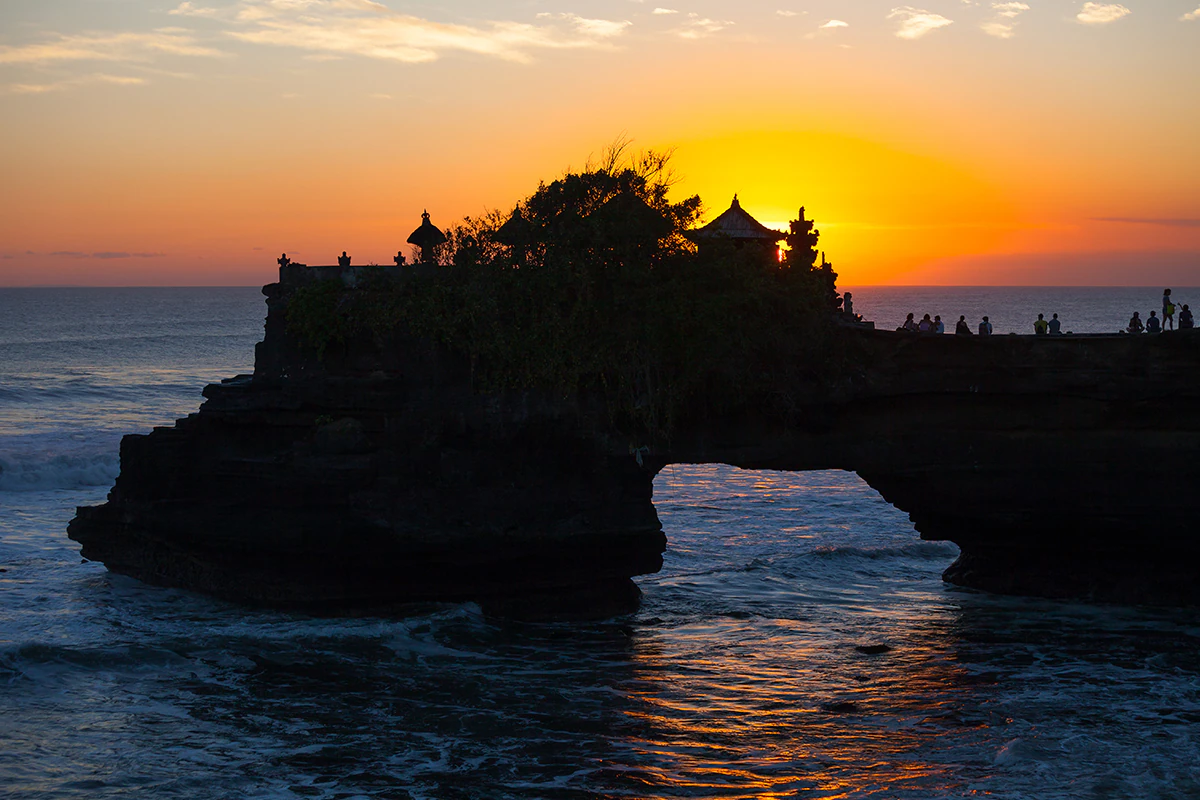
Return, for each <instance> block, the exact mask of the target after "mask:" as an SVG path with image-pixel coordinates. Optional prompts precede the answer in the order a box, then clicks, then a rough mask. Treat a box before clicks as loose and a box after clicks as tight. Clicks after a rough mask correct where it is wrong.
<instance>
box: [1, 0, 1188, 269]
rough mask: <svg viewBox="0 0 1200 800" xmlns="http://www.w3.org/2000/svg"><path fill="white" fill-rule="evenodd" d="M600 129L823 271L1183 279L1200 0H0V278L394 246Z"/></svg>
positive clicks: (566, 163) (548, 166)
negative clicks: (809, 249)
mask: <svg viewBox="0 0 1200 800" xmlns="http://www.w3.org/2000/svg"><path fill="white" fill-rule="evenodd" d="M914 2H917V0H914ZM656 3H661V5H656ZM622 135H625V136H627V137H628V138H629V139H631V140H632V141H633V147H634V148H668V147H673V148H675V152H676V155H675V159H674V164H675V167H676V169H677V171H678V173H679V174H680V176H681V178H682V180H681V182H680V184H679V185H678V187H677V189H676V191H677V192H678V193H679V196H683V194H685V193H686V194H691V193H698V194H700V195H701V197H702V198H703V199H704V202H705V207H706V209H707V215H706V216H707V217H709V218H711V217H712V216H715V214H717V213H720V212H721V211H722V210H724V209H725V208H726V207H727V206H728V204H729V201H730V199H731V198H732V196H733V194H734V192H737V193H738V195H739V198H740V200H741V202H742V205H743V206H744V207H745V208H746V209H747V210H748V211H750V212H751V213H753V214H755V215H756V216H757V217H758V218H759V219H760V220H762V221H763V222H765V223H768V224H772V225H776V226H780V227H782V226H783V225H785V224H786V221H787V219H789V218H790V217H792V216H794V215H795V213H796V210H797V208H798V207H799V206H800V205H804V206H805V207H806V209H807V211H808V212H809V216H811V217H815V219H816V220H817V223H818V227H819V228H820V229H821V231H822V242H821V247H822V249H823V250H825V251H826V252H827V254H828V258H829V260H831V261H832V262H834V264H835V267H836V269H837V271H838V272H839V273H840V274H841V280H842V282H843V283H845V284H855V285H863V284H872V283H891V284H963V285H983V284H1024V285H1038V284H1044V285H1071V284H1097V285H1121V284H1125V285H1158V284H1164V285H1167V284H1175V285H1191V286H1196V285H1200V0H1186V1H1183V0H1126V2H1124V3H1123V4H1115V3H1112V4H1110V3H1096V2H1079V1H1078V0H1023V2H984V1H982V0H981V1H980V2H975V1H974V0H920V2H917V4H916V5H899V4H898V3H897V2H896V0H890V1H889V2H877V1H876V0H770V2H763V1H761V0H744V1H743V2H738V3H732V2H715V1H713V0H686V2H684V1H683V0H680V1H679V2H676V0H646V1H645V2H639V1H637V0H607V1H606V2H600V0H487V1H486V2H485V1H484V0H459V1H458V2H455V1H454V0H445V2H403V0H385V1H384V2H371V1H370V0H191V2H182V3H181V2H178V1H177V0H3V2H0V137H2V143H3V147H2V149H0V164H2V166H3V169H2V171H0V175H2V176H3V195H2V198H3V199H2V201H0V202H2V203H3V205H2V209H3V214H2V215H0V286H24V285H60V284H73V285H170V284H178V285H211V284H217V285H249V284H261V283H267V282H270V281H271V280H273V276H274V274H275V270H276V265H275V258H277V257H278V255H279V254H280V252H283V251H287V252H288V254H289V255H291V256H292V257H293V258H294V259H295V260H297V261H303V262H306V263H309V264H328V263H334V261H335V258H336V255H337V254H338V253H340V252H341V251H342V250H347V251H348V252H349V253H350V254H351V255H352V256H353V258H354V260H355V263H368V262H372V261H377V262H379V263H390V262H391V256H392V255H394V254H395V253H396V251H397V250H398V249H401V248H403V249H404V250H405V251H407V250H408V247H407V245H405V244H404V240H405V238H406V237H407V236H408V234H409V233H411V232H412V230H413V229H414V228H415V227H416V226H417V225H418V224H419V222H420V213H421V210H422V209H423V208H426V207H427V208H428V209H429V211H430V213H431V215H432V217H433V221H434V222H435V223H436V224H440V225H444V226H445V225H450V224H453V223H454V222H455V221H456V220H458V219H461V218H462V217H463V216H464V215H473V214H478V213H481V212H484V211H486V210H487V209H490V208H500V209H506V210H507V209H511V208H512V206H513V204H514V203H515V202H516V201H517V200H518V199H520V198H522V197H524V196H525V195H527V194H529V193H530V192H531V191H532V190H533V189H534V188H536V186H537V183H538V181H539V180H542V179H546V180H549V179H552V178H554V177H555V176H556V175H558V174H560V173H561V172H562V171H563V170H565V169H566V168H568V167H580V166H582V165H583V164H584V162H586V160H587V158H588V156H589V154H599V153H600V152H601V151H602V150H603V149H604V148H605V146H606V145H608V144H609V143H611V142H612V141H614V140H615V139H617V138H618V137H620V136H622Z"/></svg>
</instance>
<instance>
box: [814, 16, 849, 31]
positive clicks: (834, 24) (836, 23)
mask: <svg viewBox="0 0 1200 800" xmlns="http://www.w3.org/2000/svg"><path fill="white" fill-rule="evenodd" d="M820 27H821V30H832V29H833V28H849V27H850V23H849V22H842V21H841V20H840V19H831V20H829V22H826V23H825V24H824V25H822V26H820Z"/></svg>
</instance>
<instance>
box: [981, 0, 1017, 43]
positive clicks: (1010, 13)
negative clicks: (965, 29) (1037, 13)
mask: <svg viewBox="0 0 1200 800" xmlns="http://www.w3.org/2000/svg"><path fill="white" fill-rule="evenodd" d="M1028 10H1029V6H1027V5H1026V4H1025V3H992V11H994V12H995V14H994V15H993V16H992V18H991V19H988V20H985V21H984V23H983V24H982V25H981V26H980V27H981V28H983V31H984V33H987V34H989V35H991V36H995V37H998V38H1000V39H1011V38H1012V36H1013V34H1014V33H1015V32H1016V19H1017V17H1019V16H1021V14H1023V13H1025V12H1026V11H1028Z"/></svg>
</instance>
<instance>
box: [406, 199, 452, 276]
mask: <svg viewBox="0 0 1200 800" xmlns="http://www.w3.org/2000/svg"><path fill="white" fill-rule="evenodd" d="M408 243H409V244H414V245H416V246H417V247H419V248H421V263H422V264H432V263H433V262H434V261H436V260H437V257H436V256H435V255H434V248H435V247H437V246H438V245H440V244H445V243H446V234H444V233H442V231H441V230H440V229H439V228H438V227H437V226H436V225H434V224H433V223H432V222H430V221H429V212H428V211H423V212H421V227H419V228H417V229H416V230H415V231H413V232H412V235H410V236H409V237H408Z"/></svg>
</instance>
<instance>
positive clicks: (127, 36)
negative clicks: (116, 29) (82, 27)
mask: <svg viewBox="0 0 1200 800" xmlns="http://www.w3.org/2000/svg"><path fill="white" fill-rule="evenodd" d="M161 55H174V56H200V57H210V58H211V57H218V56H222V55H225V54H224V53H222V52H221V51H219V50H214V49H213V48H211V47H205V46H203V45H201V44H198V43H197V42H196V40H195V38H194V37H192V36H191V35H189V34H187V33H186V32H182V31H180V30H179V29H178V28H163V29H161V30H157V31H151V32H149V33H83V34H76V35H73V36H62V35H59V36H57V38H53V39H50V40H48V41H44V42H36V43H33V44H26V45H20V46H15V47H13V46H4V47H0V64H50V63H57V62H64V61H120V62H134V63H145V62H149V61H153V60H154V59H155V57H157V56H161Z"/></svg>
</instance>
